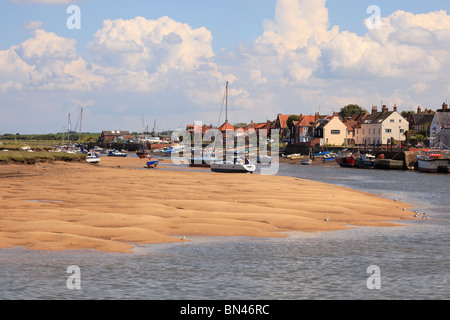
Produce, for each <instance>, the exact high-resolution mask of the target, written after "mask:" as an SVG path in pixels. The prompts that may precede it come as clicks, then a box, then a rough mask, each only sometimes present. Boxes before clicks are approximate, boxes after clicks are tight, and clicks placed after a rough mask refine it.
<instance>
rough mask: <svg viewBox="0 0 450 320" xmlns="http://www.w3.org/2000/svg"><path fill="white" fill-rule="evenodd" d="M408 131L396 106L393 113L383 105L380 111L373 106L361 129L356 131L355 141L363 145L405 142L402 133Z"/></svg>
mask: <svg viewBox="0 0 450 320" xmlns="http://www.w3.org/2000/svg"><path fill="white" fill-rule="evenodd" d="M408 129H409V123H408V121H407V120H406V119H405V118H403V117H402V116H401V114H400V113H398V112H397V106H395V105H394V110H393V111H389V110H388V108H387V107H386V106H385V105H383V107H382V110H381V111H378V110H377V107H376V106H373V107H372V113H371V114H370V115H369V116H368V117H366V118H365V119H364V121H362V122H361V128H359V130H357V131H356V141H357V143H358V144H364V145H380V144H390V143H391V142H393V141H394V140H396V141H405V139H406V137H405V135H404V132H405V131H407V130H408Z"/></svg>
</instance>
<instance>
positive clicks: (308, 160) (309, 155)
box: [300, 150, 312, 165]
mask: <svg viewBox="0 0 450 320" xmlns="http://www.w3.org/2000/svg"><path fill="white" fill-rule="evenodd" d="M300 164H303V165H311V164H312V160H311V150H309V154H308V158H306V159H302V160H300Z"/></svg>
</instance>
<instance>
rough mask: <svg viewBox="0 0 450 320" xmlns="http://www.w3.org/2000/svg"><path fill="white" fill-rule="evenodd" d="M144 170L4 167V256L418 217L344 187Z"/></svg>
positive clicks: (0, 193)
mask: <svg viewBox="0 0 450 320" xmlns="http://www.w3.org/2000/svg"><path fill="white" fill-rule="evenodd" d="M145 163H146V161H145V160H141V159H137V158H110V157H102V158H101V163H100V164H97V165H91V164H87V163H62V162H55V163H38V164H35V165H17V164H8V165H0V248H8V247H18V246H21V247H26V248H28V249H34V250H67V249H93V250H99V251H105V252H132V251H133V247H134V246H135V245H136V244H151V243H164V242H180V241H189V239H190V237H192V236H200V235H207V236H254V237H284V236H286V234H285V233H286V232H288V231H305V232H315V231H333V230H341V229H346V228H352V227H357V226H399V225H401V221H402V220H405V219H413V217H412V215H413V213H412V212H411V211H408V210H407V211H405V210H403V208H407V209H409V208H410V206H409V205H407V204H405V203H401V202H396V201H392V200H388V199H384V198H381V197H378V196H375V195H371V194H367V193H363V192H359V191H355V190H352V189H349V188H344V187H340V186H334V185H329V184H325V183H320V182H314V181H308V180H302V179H298V178H291V177H281V176H261V175H258V174H226V173H225V174H223V173H212V172H210V170H209V169H199V168H195V170H189V169H186V168H183V170H176V169H175V168H176V167H173V166H168V165H165V164H166V163H170V159H169V158H167V159H166V160H165V161H162V162H160V165H159V166H158V168H156V169H148V168H147V169H146V168H145V167H146V165H145ZM165 168H166V169H169V168H170V169H174V170H164V169H165ZM137 169H139V170H137ZM326 218H328V220H327V221H326ZM183 237H185V238H183Z"/></svg>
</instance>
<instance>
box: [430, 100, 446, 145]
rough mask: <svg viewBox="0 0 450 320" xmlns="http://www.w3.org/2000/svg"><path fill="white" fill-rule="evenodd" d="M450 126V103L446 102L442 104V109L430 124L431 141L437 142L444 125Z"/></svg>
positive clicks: (432, 142) (432, 143)
mask: <svg viewBox="0 0 450 320" xmlns="http://www.w3.org/2000/svg"><path fill="white" fill-rule="evenodd" d="M448 126H450V110H449V109H448V105H447V104H446V103H444V104H443V105H442V109H439V110H437V111H436V113H435V114H434V117H433V121H431V126H430V143H431V145H434V143H435V142H436V141H435V140H436V135H437V134H438V133H439V131H441V130H442V129H443V128H444V127H448Z"/></svg>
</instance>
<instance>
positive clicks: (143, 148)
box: [136, 115, 149, 159]
mask: <svg viewBox="0 0 450 320" xmlns="http://www.w3.org/2000/svg"><path fill="white" fill-rule="evenodd" d="M141 142H142V145H141V147H140V148H139V149H138V150H137V151H136V155H137V156H138V157H139V159H144V158H148V157H149V153H148V150H147V148H146V143H145V139H144V116H143V115H142V137H141Z"/></svg>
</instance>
